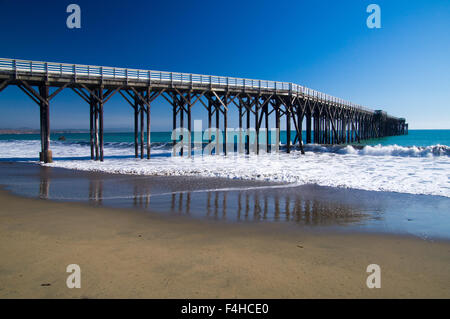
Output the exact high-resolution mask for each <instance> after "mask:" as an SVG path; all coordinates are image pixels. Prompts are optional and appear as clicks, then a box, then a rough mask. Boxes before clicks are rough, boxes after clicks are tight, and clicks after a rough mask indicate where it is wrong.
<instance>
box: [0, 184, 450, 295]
mask: <svg viewBox="0 0 450 319" xmlns="http://www.w3.org/2000/svg"><path fill="white" fill-rule="evenodd" d="M0 203H1V207H0V256H1V257H0V258H1V259H0V297H1V298H335V297H337V298H380V297H384V298H416V297H424V298H429V297H437V298H449V297H450V267H449V265H450V243H449V242H444V241H442V242H432V241H424V240H421V239H418V238H411V237H404V236H403V237H401V236H391V235H376V234H355V233H339V234H336V233H329V232H327V233H325V232H320V233H319V232H312V231H305V230H299V229H294V228H289V227H287V226H286V225H280V224H275V223H273V224H251V225H249V224H225V223H218V222H211V221H204V220H194V219H188V218H183V217H177V218H173V217H167V216H161V215H157V214H148V213H143V212H139V211H133V210H120V209H107V208H95V207H90V206H88V205H84V204H76V203H56V202H50V201H44V200H35V199H24V198H19V197H16V196H13V195H10V194H8V193H7V192H4V191H1V192H0ZM372 263H375V264H378V265H380V266H381V285H382V286H381V288H380V289H369V288H367V286H366V278H367V276H368V274H367V273H366V267H367V265H369V264H372ZM68 264H78V265H79V266H80V267H81V285H82V286H81V288H80V289H69V288H67V287H66V278H67V276H68V275H69V274H68V273H66V272H65V271H66V266H67V265H68ZM42 284H44V286H42ZM46 284H50V285H46Z"/></svg>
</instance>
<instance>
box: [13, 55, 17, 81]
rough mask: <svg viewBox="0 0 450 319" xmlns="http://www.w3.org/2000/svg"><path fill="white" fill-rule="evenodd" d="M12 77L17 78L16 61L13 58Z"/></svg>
mask: <svg viewBox="0 0 450 319" xmlns="http://www.w3.org/2000/svg"><path fill="white" fill-rule="evenodd" d="M13 70H14V77H15V78H16V79H17V61H16V60H13Z"/></svg>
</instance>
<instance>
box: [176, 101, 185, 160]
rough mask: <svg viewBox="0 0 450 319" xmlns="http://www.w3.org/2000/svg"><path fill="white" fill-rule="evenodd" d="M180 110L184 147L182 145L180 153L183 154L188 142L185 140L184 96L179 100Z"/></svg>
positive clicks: (181, 138)
mask: <svg viewBox="0 0 450 319" xmlns="http://www.w3.org/2000/svg"><path fill="white" fill-rule="evenodd" d="M178 107H179V109H180V110H179V112H180V128H181V137H180V140H181V142H182V144H181V145H182V147H181V151H180V155H181V156H183V155H184V154H183V153H184V144H185V143H186V141H185V140H184V102H183V100H182V97H180V100H179V104H178Z"/></svg>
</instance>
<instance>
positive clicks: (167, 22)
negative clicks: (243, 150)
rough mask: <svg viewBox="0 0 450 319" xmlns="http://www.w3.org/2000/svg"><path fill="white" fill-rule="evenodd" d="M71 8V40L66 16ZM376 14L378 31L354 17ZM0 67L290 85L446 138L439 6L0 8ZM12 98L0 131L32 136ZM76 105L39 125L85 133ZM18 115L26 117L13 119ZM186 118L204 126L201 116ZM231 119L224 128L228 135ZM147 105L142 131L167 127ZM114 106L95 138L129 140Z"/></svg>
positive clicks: (21, 105)
mask: <svg viewBox="0 0 450 319" xmlns="http://www.w3.org/2000/svg"><path fill="white" fill-rule="evenodd" d="M70 3H76V4H78V5H80V7H81V29H68V28H67V27H66V18H67V16H68V14H67V13H66V7H67V5H68V4H70ZM370 3H376V4H378V5H379V6H380V7H381V24H382V28H381V29H369V28H367V26H366V19H367V16H368V15H369V14H368V13H366V7H367V6H368V5H369V4H370ZM0 7H1V11H0V37H1V41H0V49H1V50H0V52H1V53H0V56H1V57H5V58H18V59H27V60H42V61H52V62H67V63H81V64H92V65H107V66H117V67H132V68H142V69H153V70H163V71H177V72H192V73H203V74H214V75H228V76H236V77H246V78H256V79H268V80H278V81H286V82H294V83H298V84H302V85H306V86H308V87H311V88H313V89H317V90H320V91H322V92H326V93H328V94H332V95H334V96H338V97H341V98H344V99H347V100H350V101H353V102H355V103H359V104H362V105H366V106H369V107H371V108H374V109H378V108H381V109H384V110H386V111H387V112H388V113H390V114H392V115H395V116H401V117H406V118H407V121H408V122H409V123H410V128H411V129H420V128H443V129H450V58H449V53H450V1H448V0H442V1H425V0H415V1H400V0H396V1H392V0H391V1H378V0H372V1H362V0H354V1H350V0H347V1H346V0H343V1H320V0H319V1H300V0H297V1H281V0H279V1H262V0H260V1H242V0H241V1H233V0H228V1H213V0H209V1H195V0H192V1H167V2H164V3H163V2H162V1H111V0H110V1H84V0H83V1H80V0H72V1H23V0H0ZM33 103H34V102H32V101H31V100H30V99H29V98H28V97H27V96H26V95H25V94H24V93H22V92H21V91H20V90H19V89H18V88H16V87H8V88H7V89H6V90H4V91H3V92H2V93H1V94H0V109H1V113H0V114H1V116H0V127H1V128H18V127H33V128H37V127H38V125H39V115H38V114H39V113H38V108H37V106H36V105H35V104H33ZM88 113H89V112H88V106H87V104H86V103H84V102H83V101H82V100H81V99H80V98H79V97H78V96H77V95H75V93H73V92H71V91H69V90H65V91H63V93H61V94H60V95H58V96H57V97H56V98H55V99H54V100H52V105H51V126H52V128H54V129H61V128H88V126H89V120H88V119H89V114H88ZM24 114H26V116H24ZM193 116H194V118H201V119H202V118H204V116H205V112H204V111H203V109H202V108H201V105H200V104H199V105H198V106H196V107H194V112H193ZM235 121H236V118H235V117H232V118H231V120H230V122H231V125H235V123H234V122H235ZM171 123H172V122H171V109H170V108H169V106H168V104H167V103H166V102H165V101H164V100H163V99H160V100H158V101H157V102H156V103H155V105H154V107H153V109H152V129H153V130H155V131H156V130H168V129H169V128H170V127H171ZM132 125H133V113H132V111H131V108H130V106H128V105H127V104H126V102H125V101H123V100H122V99H121V97H120V96H119V95H117V96H115V97H114V98H112V99H111V100H110V101H108V103H107V104H106V109H105V129H113V128H119V129H122V128H123V129H124V130H125V129H130V128H131V127H132Z"/></svg>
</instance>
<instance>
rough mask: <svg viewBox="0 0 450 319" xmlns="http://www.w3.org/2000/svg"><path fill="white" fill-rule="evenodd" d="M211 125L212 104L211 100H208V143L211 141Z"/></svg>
mask: <svg viewBox="0 0 450 319" xmlns="http://www.w3.org/2000/svg"><path fill="white" fill-rule="evenodd" d="M211 124H212V102H211V98H209V99H208V134H209V139H208V143H211V141H212V139H211Z"/></svg>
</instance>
